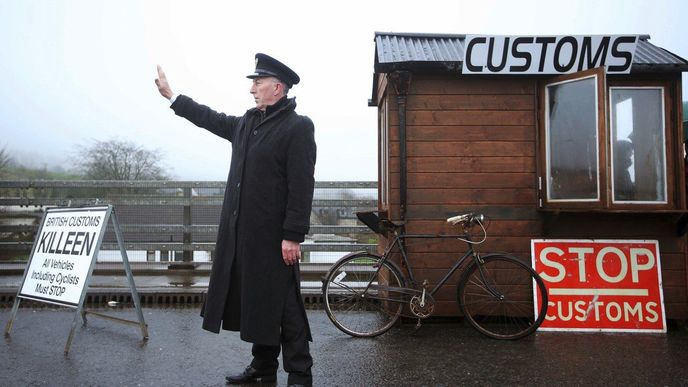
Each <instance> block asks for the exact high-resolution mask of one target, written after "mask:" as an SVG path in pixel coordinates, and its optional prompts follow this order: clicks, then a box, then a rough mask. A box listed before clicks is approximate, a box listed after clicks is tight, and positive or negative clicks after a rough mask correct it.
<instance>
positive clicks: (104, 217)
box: [5, 205, 148, 354]
mask: <svg viewBox="0 0 688 387" xmlns="http://www.w3.org/2000/svg"><path fill="white" fill-rule="evenodd" d="M110 220H112V226H113V228H114V231H115V235H116V237H117V245H118V246H119V250H120V253H121V255H122V263H123V264H124V271H125V273H126V276H127V281H128V283H129V287H130V289H131V298H132V300H133V301H134V307H135V308H136V313H137V314H138V320H139V321H138V322H136V321H131V320H125V319H121V318H118V317H114V316H108V315H106V314H103V313H97V312H92V311H87V310H86V309H85V307H84V301H85V299H86V291H87V289H88V284H89V282H90V280H91V275H92V273H93V268H94V267H95V264H96V261H97V260H98V252H99V251H100V246H101V244H102V243H103V237H104V236H105V230H106V228H107V225H108V223H109V222H110ZM22 299H30V300H34V301H39V302H45V303H49V304H54V305H60V306H66V307H68V308H74V309H76V311H75V315H74V320H73V321H72V326H71V329H70V331H69V337H68V338H67V344H66V345H65V350H64V352H65V354H68V353H69V348H70V347H71V344H72V339H73V337H74V330H75V328H76V325H77V321H78V319H79V316H81V319H82V321H83V323H84V324H85V323H86V314H91V315H94V316H97V317H102V318H107V319H110V320H112V321H117V322H121V323H126V324H132V325H138V326H139V327H140V328H141V333H142V335H143V339H144V340H147V339H148V327H147V326H146V323H145V321H144V319H143V312H142V311H141V305H140V300H139V296H138V293H137V291H136V285H135V284H134V276H133V275H132V272H131V265H130V264H129V258H128V257H127V251H126V249H125V247H124V239H123V236H122V231H121V229H120V227H119V223H118V222H117V217H116V215H115V211H114V208H113V206H112V205H107V206H97V207H82V208H50V209H48V210H46V212H45V214H44V215H43V220H42V221H41V225H40V228H39V230H38V234H37V235H36V240H35V241H34V244H33V247H32V249H31V255H30V257H29V262H28V264H27V266H26V269H25V271H24V278H23V279H22V283H21V286H20V287H19V291H18V292H17V297H15V299H14V305H13V306H12V313H11V317H10V320H9V321H8V322H7V326H6V327H5V336H9V334H10V331H11V329H12V324H13V322H14V319H15V317H16V315H17V311H18V310H19V304H20V302H21V300H22Z"/></svg>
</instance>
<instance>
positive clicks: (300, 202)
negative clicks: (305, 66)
mask: <svg viewBox="0 0 688 387" xmlns="http://www.w3.org/2000/svg"><path fill="white" fill-rule="evenodd" d="M248 78H251V79H253V84H252V86H251V91H250V92H251V94H252V95H253V98H254V100H255V104H256V106H255V107H254V108H252V109H249V110H248V111H247V112H246V113H245V114H244V115H242V116H230V115H226V114H223V113H218V112H216V111H214V110H212V109H211V108H209V107H207V106H204V105H201V104H199V103H197V102H195V101H194V100H192V99H191V98H189V97H187V96H185V95H176V94H174V93H173V92H172V89H171V88H170V86H169V83H168V81H167V79H166V77H165V74H164V72H163V71H162V69H161V68H160V67H158V79H156V81H155V83H156V85H157V86H158V90H159V91H160V94H162V95H163V96H164V97H166V98H168V99H170V101H171V102H172V105H171V108H172V109H173V110H174V112H175V114H177V115H179V116H181V117H184V118H186V119H187V120H189V121H191V122H192V123H194V124H195V125H197V126H199V127H201V128H204V129H207V130H209V131H210V132H212V133H214V134H216V135H217V136H219V137H222V138H224V139H226V140H228V141H229V142H230V143H231V147H232V161H231V167H230V171H229V177H228V178H227V188H226V190H225V196H224V202H223V205H222V212H221V216H220V226H219V230H218V236H217V245H216V248H215V260H214V261H213V268H212V272H211V275H210V282H209V285H208V294H207V299H206V302H205V305H204V306H203V310H202V312H201V315H202V316H203V329H206V330H209V331H211V332H215V333H219V331H220V328H222V329H226V330H231V331H239V332H240V336H241V339H242V340H244V341H247V342H251V343H253V350H252V353H253V360H252V362H251V364H250V365H249V366H248V367H247V368H246V369H245V370H244V371H243V372H242V373H240V374H237V375H232V376H227V378H226V379H227V382H228V383H229V384H243V383H255V382H271V381H274V380H275V379H276V373H277V368H278V361H277V358H278V356H279V353H280V346H281V349H282V359H283V366H284V369H285V371H287V372H288V373H289V378H288V381H289V384H290V385H292V384H293V385H311V384H312V377H311V366H312V359H311V356H310V351H309V344H308V342H309V341H312V338H311V332H310V327H309V325H308V320H307V317H306V312H305V309H304V306H303V301H302V299H301V297H300V288H299V284H300V281H299V264H298V263H299V260H300V259H301V250H300V242H303V240H304V236H305V235H306V234H307V233H308V228H309V224H310V212H311V203H312V199H313V187H314V178H313V172H314V168H315V156H316V145H315V140H314V127H313V122H312V121H311V120H310V119H309V118H308V117H306V116H301V115H298V114H296V112H295V108H296V101H295V99H293V98H291V99H290V98H288V97H287V92H288V90H289V89H290V88H291V87H292V86H293V85H295V84H297V83H299V80H300V79H299V76H298V75H297V74H296V73H295V72H294V71H293V70H291V69H290V68H289V67H287V66H286V65H284V64H283V63H281V62H279V61H278V60H276V59H274V58H272V57H270V56H268V55H265V54H256V68H255V72H254V73H253V74H250V75H248Z"/></svg>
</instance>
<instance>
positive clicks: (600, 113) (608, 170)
mask: <svg viewBox="0 0 688 387" xmlns="http://www.w3.org/2000/svg"><path fill="white" fill-rule="evenodd" d="M591 76H595V77H596V79H597V82H596V87H597V90H596V98H597V101H596V103H597V130H598V139H597V140H598V189H599V192H600V194H599V200H586V201H582V200H577V201H576V200H568V199H555V200H550V199H549V192H548V184H547V181H548V180H547V179H548V177H549V175H550V173H551V171H550V170H549V154H548V152H549V149H548V141H549V140H548V131H549V115H548V114H549V106H548V100H547V92H548V90H547V86H550V85H554V84H561V83H564V82H570V81H574V80H581V79H585V78H589V77H591ZM613 88H624V89H643V88H649V89H660V90H661V101H662V108H661V109H662V115H663V116H662V120H663V125H664V163H665V168H666V202H646V201H644V202H625V201H624V202H621V201H615V200H614V197H613V190H612V186H613V184H614V182H613V171H612V162H613V160H612V159H611V156H612V149H611V142H610V138H611V136H612V121H611V120H612V117H611V112H612V106H611V103H612V101H611V91H612V89H613ZM674 93H675V90H674V88H673V87H672V80H670V79H667V78H657V79H654V78H650V77H639V79H631V78H630V77H629V76H620V77H608V76H607V75H606V74H605V71H604V68H602V67H600V68H595V69H591V70H586V71H581V72H576V73H571V74H566V75H560V76H554V77H547V78H544V79H541V80H540V81H539V82H538V118H539V123H538V125H537V126H538V128H537V133H538V152H539V154H538V155H537V161H538V191H539V200H538V208H539V209H541V210H554V211H569V210H570V211H586V210H587V211H593V212H595V211H603V212H655V211H680V210H682V209H685V207H686V206H685V205H682V204H681V203H680V202H679V200H678V199H679V198H680V196H681V195H680V191H679V189H680V187H677V185H676V184H677V183H678V182H680V180H681V179H679V176H678V175H677V174H678V173H682V172H683V170H682V169H681V170H679V168H678V165H677V163H678V159H677V157H679V155H678V153H677V152H678V149H679V147H680V148H682V144H679V145H678V146H676V147H674V146H672V144H675V143H676V141H677V140H679V139H677V136H678V134H677V133H674V132H675V131H676V129H675V122H674V121H675V117H674V116H673V115H672V109H674V107H673V105H674V102H673V99H672V98H674V97H673V95H674ZM681 156H682V154H681ZM681 160H682V158H681Z"/></svg>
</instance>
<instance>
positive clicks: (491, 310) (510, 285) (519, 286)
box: [458, 256, 544, 339]
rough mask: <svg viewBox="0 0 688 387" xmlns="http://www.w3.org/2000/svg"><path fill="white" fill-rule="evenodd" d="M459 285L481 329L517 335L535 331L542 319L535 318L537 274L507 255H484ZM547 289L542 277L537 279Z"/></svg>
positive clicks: (473, 320) (463, 301) (493, 334)
mask: <svg viewBox="0 0 688 387" xmlns="http://www.w3.org/2000/svg"><path fill="white" fill-rule="evenodd" d="M467 270H468V271H467V272H466V276H465V277H464V278H463V279H462V282H461V283H460V285H459V289H458V292H459V303H460V306H461V309H462V311H463V312H464V316H465V317H466V319H467V321H468V322H470V323H471V325H473V326H474V327H475V328H476V329H478V330H479V331H480V332H481V333H484V334H486V335H488V336H490V337H494V338H500V339H515V338H520V337H523V336H525V335H527V334H529V333H532V332H533V331H534V330H535V329H537V327H538V326H539V324H540V322H541V321H542V320H541V318H540V317H538V320H537V321H536V320H535V316H534V311H533V298H532V288H531V286H532V283H533V279H535V278H536V276H537V274H536V273H535V272H534V271H533V270H532V269H530V268H529V267H527V266H526V265H524V264H523V263H521V262H520V261H518V260H517V259H516V258H513V257H507V256H490V257H487V258H484V263H482V264H481V266H480V267H478V266H477V264H476V265H473V266H471V267H469V269H467ZM537 284H538V286H542V287H541V291H542V290H543V289H544V285H542V284H541V281H539V282H537Z"/></svg>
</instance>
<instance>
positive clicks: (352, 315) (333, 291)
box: [323, 253, 405, 337]
mask: <svg viewBox="0 0 688 387" xmlns="http://www.w3.org/2000/svg"><path fill="white" fill-rule="evenodd" d="M404 286H405V280H404V277H403V276H402V275H401V272H400V271H399V269H398V268H397V267H396V265H394V264H393V263H392V262H387V261H384V260H383V259H382V258H381V257H379V256H377V255H373V254H368V253H360V254H355V255H352V256H348V257H344V258H342V259H341V260H339V261H338V262H337V263H335V264H334V266H333V267H332V268H331V269H330V271H329V272H328V273H327V276H326V277H325V281H324V283H323V295H324V302H325V312H327V316H328V317H329V318H330V320H332V322H333V323H334V325H335V326H336V327H337V328H339V329H340V330H341V331H343V332H345V333H347V334H349V335H351V336H355V337H373V336H378V335H381V334H383V333H385V332H386V331H388V330H389V329H390V328H391V327H392V326H393V325H394V323H395V322H396V321H397V319H398V318H399V315H400V314H401V311H402V308H403V303H402V302H403V300H404V297H403V295H402V294H401V293H399V292H398V291H396V292H395V291H394V289H393V288H395V289H400V288H403V287H404Z"/></svg>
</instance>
